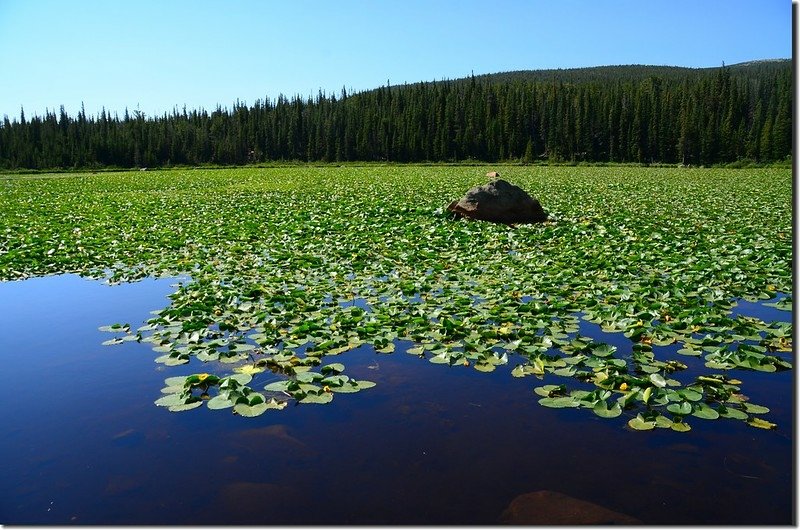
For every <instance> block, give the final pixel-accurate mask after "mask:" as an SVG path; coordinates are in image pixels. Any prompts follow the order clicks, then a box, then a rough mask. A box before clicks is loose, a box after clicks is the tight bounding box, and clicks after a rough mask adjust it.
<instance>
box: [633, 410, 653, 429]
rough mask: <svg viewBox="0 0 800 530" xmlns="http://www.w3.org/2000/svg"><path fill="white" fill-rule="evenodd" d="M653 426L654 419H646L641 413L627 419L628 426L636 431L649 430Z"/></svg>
mask: <svg viewBox="0 0 800 530" xmlns="http://www.w3.org/2000/svg"><path fill="white" fill-rule="evenodd" d="M655 426H656V422H655V421H647V420H645V419H644V418H643V417H642V415H641V414H638V415H637V416H636V417H635V418H631V419H630V420H628V427H630V428H631V429H635V430H637V431H649V430H652V429H654V428H655Z"/></svg>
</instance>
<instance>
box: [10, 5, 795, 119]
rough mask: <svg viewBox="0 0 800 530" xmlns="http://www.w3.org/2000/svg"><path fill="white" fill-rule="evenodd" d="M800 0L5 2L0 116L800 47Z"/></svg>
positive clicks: (151, 108)
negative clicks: (798, 10)
mask: <svg viewBox="0 0 800 530" xmlns="http://www.w3.org/2000/svg"><path fill="white" fill-rule="evenodd" d="M791 9H792V4H791V2H790V1H789V0H581V1H577V0H492V1H489V0H485V1H473V0H452V1H451V0H439V1H436V0H397V1H395V0H373V1H356V0H353V1H351V0H326V1H317V0H282V1H278V0H227V1H222V0H220V1H215V2H212V1H206V0H156V1H152V0H131V1H124V0H105V1H88V0H86V1H83V0H61V1H45V0H0V116H2V115H6V114H7V115H9V116H11V117H18V116H19V110H20V106H21V105H22V106H24V108H25V112H26V115H27V116H31V115H33V114H39V115H42V114H44V111H45V108H49V109H51V110H57V109H58V107H59V106H60V105H64V106H65V108H66V110H67V112H69V113H70V114H73V115H74V114H75V113H77V111H78V110H79V109H80V105H81V102H83V103H84V104H85V108H86V111H87V113H89V114H96V113H97V112H99V111H100V109H101V108H102V107H105V108H106V109H108V110H111V111H112V112H119V114H120V115H121V114H122V113H123V111H124V109H125V107H128V108H129V109H131V110H133V109H135V108H137V106H138V107H139V108H140V109H141V110H142V111H144V112H145V113H146V114H148V115H152V114H154V113H155V114H160V113H163V112H164V111H170V110H171V109H172V108H173V107H174V106H178V107H182V106H183V105H184V104H185V105H186V106H187V108H189V109H192V108H200V107H203V108H206V109H207V110H213V109H214V108H215V107H216V106H217V104H220V105H222V106H223V107H229V106H230V105H231V104H232V103H233V102H234V101H235V100H237V99H239V100H240V101H244V102H246V103H248V104H251V103H253V102H254V101H255V100H256V99H263V98H264V97H266V96H268V97H270V98H275V97H277V95H278V94H280V93H283V94H285V95H287V96H292V95H295V94H300V95H302V96H308V95H316V93H317V92H318V91H319V90H320V89H322V90H323V91H325V92H328V93H330V92H336V93H339V92H340V91H341V89H342V87H343V86H345V87H347V88H348V89H351V88H352V89H354V90H365V89H370V88H374V87H376V86H378V85H383V84H385V83H386V82H387V80H390V81H391V83H392V84H398V83H403V82H415V81H432V80H439V79H444V78H447V79H455V78H458V77H464V76H467V75H469V74H470V72H474V73H475V74H484V73H494V72H502V71H508V70H526V69H539V68H572V67H581V66H598V65H609V64H656V65H677V66H691V67H706V66H719V65H721V64H722V62H723V61H724V62H725V63H726V64H734V63H738V62H743V61H749V60H754V59H766V58H789V57H791V54H792V22H791Z"/></svg>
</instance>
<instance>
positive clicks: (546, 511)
mask: <svg viewBox="0 0 800 530" xmlns="http://www.w3.org/2000/svg"><path fill="white" fill-rule="evenodd" d="M499 521H500V522H501V523H504V524H524V525H562V524H563V525H582V524H597V525H610V524H642V521H640V520H638V519H636V518H635V517H631V516H630V515H625V514H624V513H619V512H615V511H612V510H609V509H608V508H603V507H602V506H599V505H597V504H594V503H591V502H587V501H582V500H580V499H576V498H574V497H570V496H569V495H564V494H563V493H558V492H557V491H548V490H540V491H534V492H532V493H526V494H524V495H520V496H518V497H516V498H515V499H514V500H513V501H511V504H509V505H508V508H506V509H505V511H504V512H503V514H502V515H501V516H500V520H499Z"/></svg>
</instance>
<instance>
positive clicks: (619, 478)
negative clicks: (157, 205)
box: [0, 275, 794, 524]
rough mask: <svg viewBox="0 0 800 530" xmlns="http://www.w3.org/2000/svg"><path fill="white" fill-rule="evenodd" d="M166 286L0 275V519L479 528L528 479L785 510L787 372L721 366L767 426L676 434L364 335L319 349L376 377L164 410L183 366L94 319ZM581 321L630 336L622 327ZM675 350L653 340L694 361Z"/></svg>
mask: <svg viewBox="0 0 800 530" xmlns="http://www.w3.org/2000/svg"><path fill="white" fill-rule="evenodd" d="M174 282H175V280H169V279H167V280H144V281H142V282H139V283H136V284H128V285H120V286H115V287H109V286H105V285H103V284H101V283H99V282H94V281H89V280H84V279H81V278H78V277H75V276H69V275H67V276H59V277H47V278H39V279H32V280H26V281H24V282H17V283H7V284H0V314H2V315H3V319H2V322H0V344H2V348H0V350H1V352H0V355H1V356H2V360H3V363H4V367H5V373H6V374H7V377H6V378H5V379H4V380H5V392H6V399H4V400H3V405H2V406H1V407H0V417H1V418H2V422H3V425H4V436H3V437H2V441H0V455H2V456H0V459H1V461H2V468H3V469H4V473H3V474H2V475H0V477H2V478H0V485H1V486H2V489H3V491H4V495H3V496H2V498H0V515H2V521H0V522H3V523H6V524H13V523H17V524H19V523H35V524H65V523H66V524H69V523H74V524H93V523H102V524H203V523H213V524H237V523H248V524H281V523H283V524H290V523H306V524H314V523H317V524H323V523H325V524H336V523H350V524H361V523H364V524H381V523H402V524H469V523H479V524H493V523H496V522H497V520H498V517H499V516H500V514H501V513H502V512H503V510H504V509H505V508H506V507H507V506H508V504H509V503H510V502H511V501H512V500H513V499H514V498H515V497H517V496H519V495H522V494H525V493H528V492H534V491H539V490H549V491H553V492H559V493H563V494H565V495H569V496H571V497H574V498H577V499H581V500H585V501H588V502H592V503H595V504H598V505H600V506H603V507H606V508H608V509H610V510H614V511H617V512H621V513H624V514H628V515H630V516H633V517H636V518H637V519H639V520H641V521H643V522H644V523H659V524H664V523H666V524H682V523H692V524H708V523H715V524H731V523H739V524H769V523H783V524H788V523H790V522H791V514H792V503H793V497H792V480H793V477H792V443H791V439H790V434H789V433H791V432H793V416H794V411H793V403H791V402H790V396H792V372H782V373H776V374H761V373H749V372H748V373H741V372H740V371H736V377H738V378H740V379H742V380H743V381H744V384H743V390H744V391H745V393H747V394H748V395H750V396H751V398H752V399H753V401H754V402H757V403H760V404H763V405H766V406H768V407H769V408H770V409H771V410H772V412H771V413H770V420H772V421H775V422H777V423H778V424H779V425H780V429H779V430H778V431H761V430H757V429H753V428H751V427H749V426H747V425H746V424H744V423H743V422H740V421H704V420H700V419H695V420H693V421H692V431H691V432H690V433H686V434H680V433H675V432H672V431H669V430H666V431H665V430H660V429H659V430H656V431H651V432H646V433H641V432H631V431H630V430H628V429H627V428H626V427H625V421H622V420H623V419H626V418H617V419H614V420H604V419H601V418H598V417H596V416H594V415H593V414H591V413H588V411H585V410H574V409H549V408H545V407H542V406H540V405H539V404H538V403H537V396H536V395H535V394H533V392H532V389H533V388H534V387H535V386H539V385H541V384H545V383H550V382H554V380H555V378H554V379H546V380H545V381H539V380H536V379H535V378H532V377H528V378H521V379H518V378H513V377H511V376H510V373H509V372H510V370H511V368H513V366H514V365H515V364H516V362H517V358H515V357H512V358H511V361H510V363H509V365H508V366H505V367H499V368H498V370H496V371H495V372H492V373H488V374H487V373H479V372H477V371H476V370H474V369H472V368H466V367H462V366H458V367H448V366H441V365H433V364H431V363H429V362H428V361H427V360H424V359H421V358H419V357H417V356H414V355H409V354H406V353H404V352H405V350H406V348H407V347H408V346H410V345H411V343H407V342H403V341H399V342H398V347H397V351H396V352H395V353H393V354H391V355H383V354H377V353H375V352H374V350H373V349H372V348H371V347H368V346H365V347H361V348H359V349H358V350H355V351H351V352H347V353H344V354H342V355H341V356H339V357H337V359H336V362H342V363H344V364H345V365H346V366H347V373H348V374H349V375H351V376H352V377H355V378H357V379H369V380H372V381H375V382H377V383H378V385H377V386H376V387H374V388H372V389H370V390H368V391H365V392H361V393H358V394H345V395H337V396H336V398H335V400H334V402H333V403H332V404H330V405H326V406H318V405H297V406H290V407H288V408H287V409H285V410H283V411H268V412H267V413H266V414H264V415H263V416H260V417H258V418H254V419H245V418H241V417H236V416H233V415H232V414H230V413H229V412H227V411H209V410H207V409H206V408H205V407H203V408H201V409H197V410H194V411H190V412H186V413H177V414H174V413H169V412H167V411H166V410H164V409H161V408H157V407H155V406H154V405H153V400H154V399H156V398H157V397H158V396H159V395H160V394H159V390H160V388H161V387H162V386H163V385H162V383H163V380H164V378H165V377H169V376H172V375H181V374H186V373H193V372H197V371H200V368H201V363H197V362H196V361H194V360H193V361H192V363H190V364H189V365H186V366H180V367H175V368H167V369H164V367H162V366H160V365H156V364H155V363H154V362H153V358H154V357H155V356H156V355H155V354H154V353H153V352H152V351H151V350H150V347H149V345H147V344H138V343H135V342H129V343H124V344H122V345H119V346H114V347H103V346H101V345H100V343H101V342H102V341H103V340H105V339H106V338H108V335H107V334H104V333H101V332H99V331H97V327H98V326H101V325H105V324H109V323H114V322H129V323H130V324H131V326H132V327H134V328H135V327H137V326H139V325H140V324H141V323H143V321H144V320H146V319H147V318H148V317H149V315H148V312H149V311H150V310H153V309H159V308H161V307H163V306H164V305H165V304H166V303H167V302H168V301H167V299H166V298H165V297H166V296H167V295H168V294H169V293H171V292H172V290H173V289H172V288H171V287H170V285H171V284H173V283H174ZM738 307H739V308H742V307H743V306H742V304H740V305H739V306H738ZM778 313H780V317H781V318H782V319H784V320H789V319H790V318H791V314H790V313H788V312H778ZM756 316H758V315H756ZM581 326H582V327H581V333H582V334H584V335H587V336H591V337H593V338H595V339H601V340H605V341H607V342H611V343H612V344H615V345H617V346H618V347H619V348H620V350H623V351H624V350H625V349H626V348H627V349H628V350H629V349H630V342H629V341H628V339H626V338H625V337H624V336H623V335H622V334H611V335H607V334H604V333H602V332H601V331H600V330H599V327H597V326H594V325H593V324H590V323H587V322H584V321H582V324H581ZM592 326H594V327H592ZM676 349H677V348H674V347H673V346H670V347H666V348H662V349H660V351H659V350H657V355H658V356H659V357H660V358H677V359H679V360H681V361H682V362H685V363H687V364H690V368H689V370H688V372H692V371H695V370H700V369H701V368H702V361H701V360H699V359H687V358H686V357H683V356H680V355H677V354H675V350H676ZM271 378H274V376H273V375H272V374H270V373H262V374H258V375H257V376H256V378H255V379H254V381H253V383H252V385H251V386H253V387H254V388H259V387H261V386H263V384H265V383H266V382H267V381H269V380H270V379H271ZM559 382H561V381H559ZM563 382H565V383H567V385H568V386H569V385H570V383H571V382H572V381H571V380H564V381H563Z"/></svg>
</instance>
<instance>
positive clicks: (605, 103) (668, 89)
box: [0, 60, 793, 170]
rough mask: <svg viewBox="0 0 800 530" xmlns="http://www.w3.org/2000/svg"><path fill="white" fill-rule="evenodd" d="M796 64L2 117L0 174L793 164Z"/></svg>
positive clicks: (496, 78) (590, 71) (520, 76)
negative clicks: (278, 165) (397, 165)
mask: <svg viewBox="0 0 800 530" xmlns="http://www.w3.org/2000/svg"><path fill="white" fill-rule="evenodd" d="M792 91H793V88H792V66H791V61H790V60H769V61H755V62H750V63H742V64H739V65H733V66H724V65H723V66H721V67H718V68H702V69H692V68H679V67H659V66H636V65H634V66H607V67H595V68H582V69H571V70H539V71H521V72H506V73H501V74H492V75H481V76H474V75H473V76H470V77H467V78H463V79H456V80H443V81H433V82H422V83H414V84H405V85H394V86H392V85H390V84H389V83H388V82H387V84H386V85H385V86H383V87H381V88H377V89H373V90H369V91H363V92H357V93H351V94H348V93H347V91H346V90H345V89H342V91H341V93H340V94H325V93H323V92H319V93H318V95H317V96H316V97H305V98H304V97H300V96H295V97H292V98H287V97H285V96H282V95H281V96H279V97H278V98H277V99H274V100H271V99H270V98H265V99H264V100H257V101H255V102H254V103H253V104H252V105H246V104H244V103H241V102H238V101H237V102H236V103H235V104H234V105H232V107H231V108H230V109H228V108H223V107H217V108H216V109H215V110H214V111H212V112H208V111H206V110H203V109H200V110H191V111H187V110H186V108H185V107H184V108H183V109H178V108H177V107H176V108H175V109H173V111H172V112H171V113H164V114H163V115H161V116H152V117H149V116H146V115H145V114H144V113H142V112H140V111H138V110H136V111H133V112H129V111H128V110H125V112H124V115H123V116H122V117H120V116H119V115H117V114H113V115H112V114H110V113H109V112H107V111H105V110H103V111H101V112H100V113H99V115H97V116H87V114H86V112H85V111H84V110H83V109H81V111H80V112H79V113H78V114H77V116H70V115H68V114H67V113H66V112H65V110H64V108H63V106H62V107H61V109H60V111H59V112H58V113H55V112H51V111H49V110H48V111H47V112H46V113H45V115H44V116H38V115H35V116H32V117H26V116H25V112H24V109H22V110H21V112H20V115H19V117H18V118H17V117H15V118H13V119H10V118H9V117H8V116H6V117H4V119H3V121H2V123H0V169H5V170H15V169H57V168H62V169H71V168H76V169H79V168H80V169H88V168H93V169H99V168H105V167H111V168H131V167H169V166H186V165H191V166H198V165H244V164H253V163H262V162H270V161H306V162H344V161H383V162H455V161H465V160H477V161H484V162H500V161H519V162H527V163H532V162H539V161H546V162H593V163H603V162H611V163H639V164H654V163H665V164H684V165H713V164H726V163H731V162H736V161H741V160H749V161H756V162H775V161H785V160H787V159H790V157H791V153H792Z"/></svg>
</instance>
